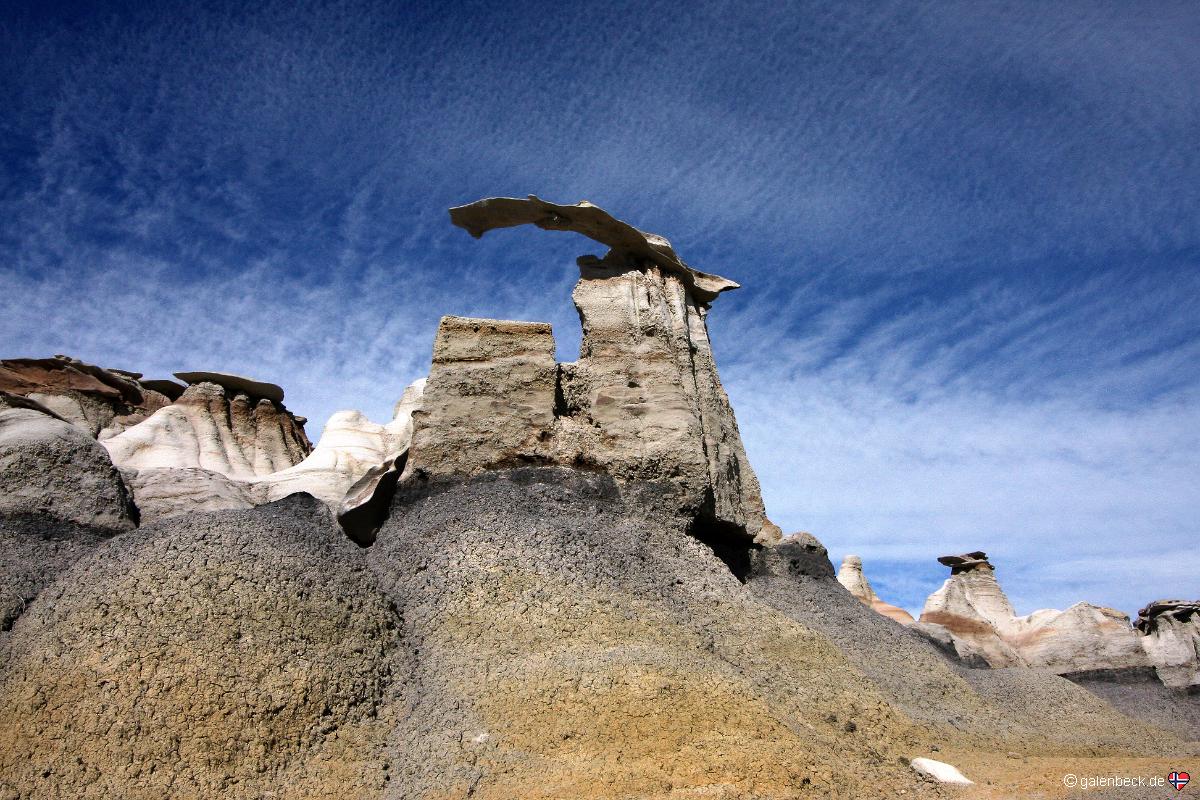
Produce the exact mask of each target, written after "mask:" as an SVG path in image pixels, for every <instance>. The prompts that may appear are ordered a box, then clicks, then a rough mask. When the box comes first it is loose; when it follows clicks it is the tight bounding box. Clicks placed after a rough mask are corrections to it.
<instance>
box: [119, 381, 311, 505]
mask: <svg viewBox="0 0 1200 800" xmlns="http://www.w3.org/2000/svg"><path fill="white" fill-rule="evenodd" d="M102 444H103V445H104V447H106V448H107V449H108V452H109V453H110V454H111V456H112V460H113V463H115V464H116V465H117V466H119V467H121V468H122V469H134V470H138V471H141V470H148V469H161V468H187V469H202V470H207V471H209V472H216V473H218V474H221V475H224V476H225V477H227V478H231V479H233V480H237V481H249V480H252V479H254V478H258V477H262V476H265V475H269V474H271V473H273V472H278V471H279V470H282V469H286V468H287V467H291V466H293V465H295V464H298V463H299V462H300V461H301V460H303V459H304V457H305V456H307V455H308V453H309V451H310V449H311V447H310V445H309V442H308V437H307V436H305V434H304V426H303V425H301V424H300V423H299V422H298V421H297V420H296V418H295V417H294V416H293V415H292V414H291V412H289V411H288V410H287V409H286V408H284V407H283V406H282V405H280V404H278V403H277V402H275V401H272V400H268V399H265V398H258V399H256V398H254V397H251V396H250V395H247V394H244V393H241V392H233V391H232V390H228V389H226V388H224V387H222V386H220V385H218V384H215V383H197V384H193V385H191V386H189V387H188V388H187V390H186V391H184V393H183V394H182V395H181V396H180V397H179V399H178V400H176V401H175V402H174V403H172V404H171V405H169V406H167V407H165V408H161V409H159V410H158V411H155V412H154V413H153V414H152V415H150V417H149V418H147V419H146V420H144V421H143V422H140V423H138V424H137V425H135V426H133V427H131V428H129V429H127V430H125V431H123V432H122V433H120V434H118V435H116V436H113V437H111V438H109V439H105V440H104V441H103V442H102Z"/></svg>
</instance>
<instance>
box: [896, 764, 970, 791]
mask: <svg viewBox="0 0 1200 800" xmlns="http://www.w3.org/2000/svg"><path fill="white" fill-rule="evenodd" d="M911 764H912V768H913V769H914V770H916V771H917V772H918V773H920V774H921V775H924V776H926V777H927V778H930V779H931V780H933V781H936V782H937V783H949V784H955V785H958V786H971V785H973V784H974V781H969V780H967V778H966V776H965V775H963V774H962V773H961V772H959V771H958V768H957V767H953V766H951V765H950V764H947V763H945V762H942V761H934V760H933V759H932V758H914V759H913V760H912V762H911Z"/></svg>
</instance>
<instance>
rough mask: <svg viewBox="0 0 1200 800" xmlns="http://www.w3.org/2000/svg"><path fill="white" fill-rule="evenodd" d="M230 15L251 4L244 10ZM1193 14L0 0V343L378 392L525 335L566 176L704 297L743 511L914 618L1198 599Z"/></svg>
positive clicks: (1124, 6) (550, 302) (573, 335)
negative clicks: (715, 288)
mask: <svg viewBox="0 0 1200 800" xmlns="http://www.w3.org/2000/svg"><path fill="white" fill-rule="evenodd" d="M251 6H253V7H251ZM1197 76H1200V14H1197V13H1196V8H1195V4H1194V3H1193V2H1191V1H1190V0H1188V1H1187V2H1178V3H1154V2H1142V3H1136V4H1131V3H1127V2H1119V3H1118V2H1113V3H1105V2H1087V3H1083V2H1078V3H1077V2H1056V3H1044V2H1029V3H984V2H980V3H922V2H898V3H887V2H868V3H853V2H841V3H811V4H804V3H796V4H779V3H766V4H755V3H752V2H736V3H732V2H731V3H720V4H695V5H691V6H688V7H686V8H685V7H681V6H679V5H678V4H666V3H663V4H654V3H645V2H642V3H634V4H628V5H627V4H621V3H608V4H603V5H602V4H595V3H592V4H567V5H566V6H563V5H557V6H546V5H544V4H530V5H523V4H519V3H511V2H509V3H493V4H487V3H453V4H445V5H436V4H429V5H405V4H400V3H368V2H347V3H321V4H306V3H290V2H289V3H274V4H273V3H267V2H264V3H255V4H245V3H221V2H189V3H166V2H163V3H154V4H141V3H139V4H132V5H123V4H121V3H115V2H109V3H102V4H96V3H86V4H85V3H79V4H61V5H60V4H54V3H47V2H38V3H29V2H23V0H17V1H15V2H12V1H10V2H8V3H6V4H4V6H3V8H2V9H0V165H2V167H0V314H2V315H0V343H2V345H3V347H2V348H0V349H2V351H3V355H5V356H24V355H30V356H41V355H48V354H51V353H55V352H65V353H70V354H72V355H75V356H78V357H80V358H83V359H86V360H89V361H92V362H95V363H99V364H102V365H106V366H114V367H120V368H125V369H136V370H139V371H143V372H145V373H147V374H148V375H151V376H155V377H158V376H165V375H168V374H169V373H171V372H174V371H177V370H183V369H219V370H226V371H234V372H240V373H244V374H248V375H252V376H254V377H258V378H261V379H265V380H271V381H275V382H278V383H280V384H282V385H283V386H284V387H285V389H286V390H287V395H288V405H289V406H290V407H291V408H293V409H294V410H295V411H296V412H297V413H300V414H305V415H307V416H309V417H310V418H311V419H312V423H310V430H311V431H312V432H313V433H314V434H316V433H319V431H320V427H321V424H322V421H323V420H324V419H325V418H326V417H328V415H329V414H330V413H332V412H333V411H335V410H337V409H340V408H359V409H361V410H363V411H365V412H367V413H368V414H369V415H370V416H371V417H372V418H374V419H376V420H381V421H382V420H385V419H387V418H388V416H389V415H390V408H391V405H392V403H394V401H395V400H396V399H397V398H398V397H399V395H400V392H401V390H402V389H403V387H404V386H405V384H407V383H408V382H410V381H411V380H413V379H415V378H417V377H419V376H420V375H422V374H423V373H424V372H425V371H426V370H427V368H428V361H429V354H430V348H431V344H432V336H433V332H434V329H435V326H436V324H437V319H438V317H439V316H440V315H441V314H444V313H455V314H469V315H479V316H492V317H508V318H519V319H540V320H547V321H550V322H553V323H554V326H555V331H556V336H557V339H558V342H559V349H560V355H561V357H562V358H563V359H564V360H569V359H572V358H574V356H575V355H576V354H577V347H578V339H579V331H578V322H577V319H576V317H575V314H574V310H573V309H572V307H571V305H570V299H569V296H570V289H571V286H572V285H573V283H574V280H575V276H576V274H577V273H576V271H575V267H574V258H575V257H576V256H577V255H580V254H583V253H588V252H596V250H597V248H596V247H594V246H593V245H592V244H591V243H590V242H588V241H586V240H584V239H582V238H579V237H574V236H571V235H567V234H550V233H542V232H538V231H532V230H529V231H504V232H500V233H496V234H490V235H489V236H487V237H486V238H485V239H483V240H482V241H478V242H477V241H474V240H472V239H471V238H470V237H469V236H468V235H467V234H466V233H464V232H462V231H460V230H458V229H456V228H453V227H451V226H450V225H449V223H448V220H447V216H446V208H447V207H449V206H451V205H456V204H459V203H463V202H468V201H471V200H474V199H476V198H478V197H482V196H487V195H517V196H520V195H524V194H527V193H536V194H539V195H540V196H543V197H545V198H547V199H551V200H554V201H557V202H575V201H577V200H580V199H584V198H586V199H588V200H591V201H592V202H595V203H597V204H599V205H602V206H604V207H605V208H607V209H608V210H609V211H611V212H613V213H614V214H616V215H618V216H620V217H622V218H624V219H626V220H628V221H630V222H632V223H633V224H635V225H637V226H639V227H641V228H643V229H646V230H650V231H654V232H657V233H661V234H663V235H665V236H668V237H669V238H670V239H671V240H672V242H673V243H674V244H675V246H676V248H677V249H678V250H679V252H680V253H681V254H682V256H683V257H684V258H685V259H686V260H687V261H689V263H692V264H694V265H696V266H697V267H699V268H701V269H705V270H708V271H712V272H718V273H720V274H723V275H726V276H729V277H731V278H733V279H735V280H737V281H739V282H741V283H742V284H743V286H744V287H745V288H743V289H741V290H739V291H737V292H734V293H731V294H727V295H723V296H722V297H721V298H720V299H719V301H718V302H717V303H716V304H715V306H714V309H713V311H712V313H711V315H710V317H709V320H710V326H711V333H712V337H713V340H714V346H715V349H716V353H717V357H718V362H719V365H720V367H721V369H722V375H723V377H724V380H725V382H726V386H727V389H728V390H729V393H730V395H731V397H732V400H733V402H734V407H735V409H736V410H737V413H738V417H739V422H740V424H741V427H742V431H743V435H744V438H745V439H746V443H747V447H748V449H749V451H750V456H751V459H752V461H753V463H754V465H755V467H756V469H757V471H758V474H759V476H760V478H761V480H762V482H763V485H764V490H765V493H766V499H767V504H768V509H769V512H770V513H771V515H772V517H773V518H775V519H776V521H777V522H779V523H780V524H781V525H782V526H783V527H784V529H785V530H788V531H791V530H808V531H811V532H813V533H815V534H816V535H817V536H819V537H820V538H821V539H822V540H823V541H824V542H825V544H826V545H827V546H828V547H829V550H830V553H831V555H832V556H833V557H834V558H835V560H837V559H840V557H841V556H842V555H843V554H845V553H847V552H856V553H858V554H860V555H862V556H863V557H864V559H865V562H866V569H867V572H868V575H869V577H870V578H871V579H872V581H873V582H874V583H875V584H876V588H877V589H878V590H879V592H880V594H882V595H883V596H884V597H886V598H887V599H889V600H891V601H893V602H897V603H899V604H901V605H904V606H906V607H908V608H910V609H914V610H915V609H918V608H919V607H920V604H921V603H922V601H923V599H924V597H925V596H926V595H927V594H928V593H929V592H931V591H933V590H934V589H935V588H937V586H938V585H939V584H940V581H941V580H942V579H943V577H944V574H943V573H944V569H943V568H942V567H940V566H939V565H937V564H936V563H935V561H934V558H935V557H936V556H938V555H941V554H943V553H946V552H960V551H963V550H969V549H977V548H978V549H984V550H987V551H988V552H989V553H990V554H991V555H992V556H993V560H994V561H995V562H996V563H997V565H998V567H999V573H998V574H999V576H1000V578H1001V580H1002V582H1003V584H1004V586H1005V587H1006V589H1007V590H1008V591H1009V593H1010V595H1011V596H1012V598H1013V600H1014V603H1015V604H1016V606H1017V608H1018V610H1019V611H1021V612H1028V611H1032V610H1033V609H1035V608H1039V607H1059V608H1063V607H1066V606H1067V605H1070V604H1071V603H1072V602H1075V601H1077V600H1089V601H1092V602H1098V603H1104V604H1109V605H1113V606H1116V607H1119V608H1121V609H1123V610H1125V611H1127V612H1128V611H1134V610H1136V608H1137V607H1138V606H1139V605H1140V604H1142V603H1144V602H1145V601H1147V600H1150V599H1152V598H1155V597H1160V596H1187V597H1194V596H1196V595H1197V594H1198V593H1200V592H1198V591H1197V587H1198V586H1200V582H1198V581H1197V580H1196V578H1195V562H1194V560H1193V552H1194V550H1195V545H1196V539H1197V533H1198V527H1200V480H1198V476H1200V368H1198V366H1197V364H1198V363H1200V269H1198V266H1200V225H1198V224H1197V223H1198V221H1200V149H1198V148H1197V146H1196V142H1197V141H1200V80H1197Z"/></svg>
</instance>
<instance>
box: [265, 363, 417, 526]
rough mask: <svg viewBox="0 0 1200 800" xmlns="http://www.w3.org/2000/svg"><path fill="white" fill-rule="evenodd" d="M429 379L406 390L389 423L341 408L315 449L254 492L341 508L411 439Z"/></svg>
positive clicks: (274, 475)
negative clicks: (301, 496) (299, 496)
mask: <svg viewBox="0 0 1200 800" xmlns="http://www.w3.org/2000/svg"><path fill="white" fill-rule="evenodd" d="M424 388H425V379H424V378H422V379H420V380H418V381H415V382H414V383H412V384H411V385H410V386H408V387H407V388H406V389H405V390H404V394H403V395H402V396H401V398H400V400H399V402H397V403H396V407H395V409H394V411H393V417H392V420H391V421H390V422H388V423H387V424H385V425H380V424H378V423H376V422H372V421H371V420H369V419H367V418H366V416H364V415H363V414H362V413H361V412H358V411H339V412H337V413H336V414H334V415H333V416H331V417H330V418H329V421H328V422H326V423H325V430H324V432H323V433H322V434H321V438H320V440H318V441H317V446H316V447H314V448H313V451H312V452H311V453H310V454H309V455H308V456H307V457H306V458H305V459H304V460H303V461H301V462H300V463H298V464H296V465H295V466H292V467H288V468H287V469H283V470H280V471H279V472H274V473H271V474H270V475H266V476H264V477H262V478H259V479H257V480H256V481H254V491H255V494H256V496H258V497H259V498H261V500H263V501H271V500H278V499H280V498H281V497H286V496H287V495H289V494H295V493H296V492H308V493H309V494H311V495H312V496H313V497H316V498H317V499H318V500H321V501H323V502H325V503H326V504H327V505H329V506H330V507H331V508H333V509H337V508H338V507H339V506H340V505H341V503H342V500H343V499H345V496H346V491H347V490H348V489H349V488H350V487H351V486H352V485H353V484H354V483H355V482H356V481H358V479H359V478H361V477H363V476H364V475H366V474H367V472H368V471H370V470H371V469H373V468H375V467H378V466H379V465H381V464H385V463H391V462H393V461H395V459H396V457H397V456H398V455H399V454H400V453H401V452H403V451H405V450H407V449H408V445H409V442H410V441H411V440H412V415H413V411H414V410H415V409H417V408H419V407H420V404H421V398H422V393H423V391H424Z"/></svg>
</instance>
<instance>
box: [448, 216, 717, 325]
mask: <svg viewBox="0 0 1200 800" xmlns="http://www.w3.org/2000/svg"><path fill="white" fill-rule="evenodd" d="M450 221H451V222H453V223H454V224H455V225H457V226H458V227H460V228H462V229H463V230H465V231H466V232H467V233H469V234H471V235H472V236H474V237H475V238H476V239H478V238H479V237H481V236H483V234H485V233H487V232H488V231H490V230H493V229H494V228H513V227H516V226H518V225H536V226H538V227H539V228H541V229H542V230H547V231H574V232H575V233H582V234H583V235H584V236H586V237H588V238H589V239H594V240H596V241H597V242H600V243H601V244H604V245H608V247H610V248H611V251H610V252H609V254H608V255H607V256H605V258H606V259H620V260H628V259H634V260H641V261H648V262H650V263H652V264H655V265H657V266H659V267H661V268H662V269H663V270H665V271H667V272H670V273H673V274H675V275H679V276H680V277H681V278H682V279H683V282H684V284H685V285H686V286H687V287H688V289H689V290H690V291H691V293H692V296H693V297H695V298H696V300H697V301H698V302H702V303H711V302H712V301H713V300H714V299H716V297H717V295H718V294H720V293H721V292H724V291H727V290H729V289H737V288H739V284H737V283H735V282H734V281H731V280H729V279H728V278H722V277H721V276H720V275H712V274H710V273H707V272H701V271H700V270H698V269H692V268H691V267H689V266H688V265H687V264H685V263H684V261H683V259H681V258H680V257H679V255H678V254H677V253H676V252H675V248H673V247H672V246H671V243H670V242H669V241H667V240H666V239H665V238H664V237H662V236H659V235H657V234H654V233H646V232H645V231H640V230H638V229H637V228H635V227H633V226H632V225H630V224H629V223H628V222H624V221H622V220H619V219H617V218H616V217H614V216H613V215H612V214H609V213H608V212H607V211H605V210H604V209H602V208H600V207H599V206H594V205H592V204H591V203H589V202H588V201H586V200H582V201H580V202H578V203H575V204H574V205H569V206H567V205H558V204H557V203H549V202H547V201H545V200H542V199H541V198H539V197H537V196H536V195H532V194H531V195H529V197H528V198H526V199H524V200H522V199H520V198H519V197H485V198H484V199H482V200H476V201H475V202H474V203H468V204H467V205H465V206H455V207H454V208H452V209H450Z"/></svg>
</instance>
